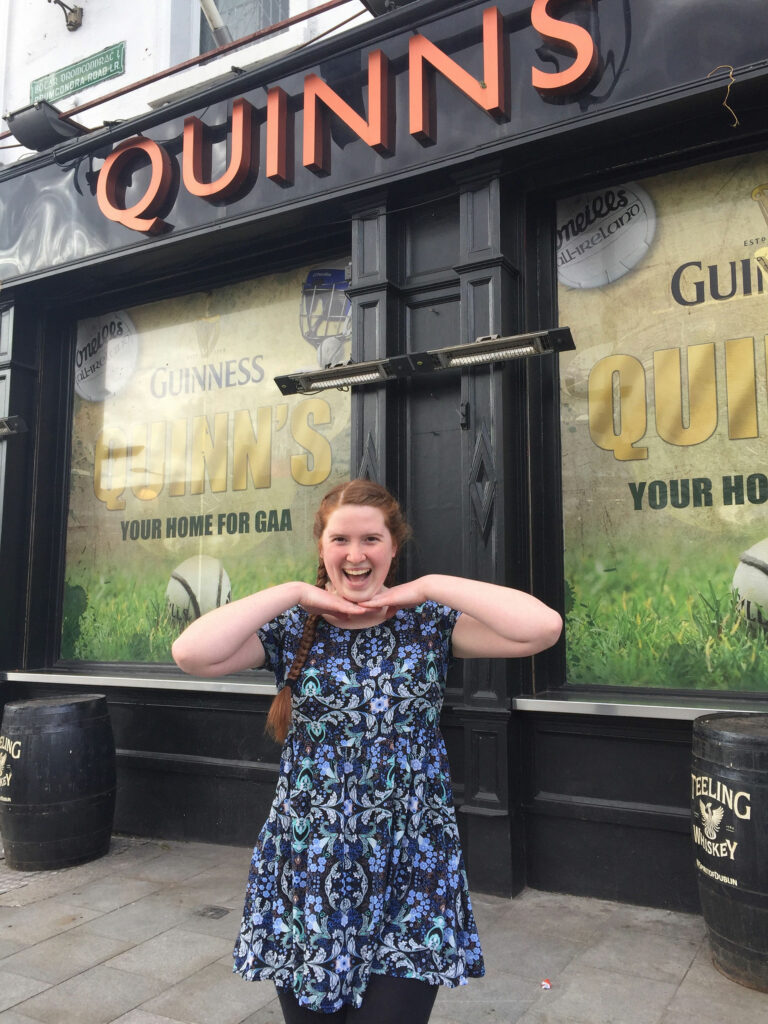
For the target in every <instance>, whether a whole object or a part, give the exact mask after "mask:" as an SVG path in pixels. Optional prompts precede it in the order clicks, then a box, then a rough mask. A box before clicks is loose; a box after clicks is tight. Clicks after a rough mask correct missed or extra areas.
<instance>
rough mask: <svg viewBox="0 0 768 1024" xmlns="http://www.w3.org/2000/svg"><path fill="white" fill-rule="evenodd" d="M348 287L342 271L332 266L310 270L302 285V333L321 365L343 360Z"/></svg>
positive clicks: (348, 316) (348, 320) (347, 334)
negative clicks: (315, 351)
mask: <svg viewBox="0 0 768 1024" xmlns="http://www.w3.org/2000/svg"><path fill="white" fill-rule="evenodd" d="M347 288H349V281H348V280H347V276H346V273H345V271H344V270H341V269H332V268H329V269H325V270H310V272H309V273H308V274H307V279H306V281H305V282H304V284H303V285H302V288H301V306H300V311H299V323H300V326H301V333H302V336H303V338H304V340H305V341H308V342H309V344H310V345H312V346H314V348H315V349H316V350H317V361H318V363H319V365H320V366H322V367H326V366H335V365H337V364H338V363H340V362H343V361H344V349H345V345H346V343H347V342H348V341H349V340H350V338H351V337H352V307H351V304H350V301H349V297H348V296H347Z"/></svg>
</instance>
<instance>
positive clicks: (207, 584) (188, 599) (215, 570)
mask: <svg viewBox="0 0 768 1024" xmlns="http://www.w3.org/2000/svg"><path fill="white" fill-rule="evenodd" d="M231 600H232V587H231V585H230V582H229V576H227V571H226V569H225V568H224V566H223V565H222V564H221V562H220V561H219V560H218V558H212V557H211V555H193V556H192V558H188V559H187V560H186V561H185V562H182V563H181V565H177V566H176V568H175V569H174V570H173V572H172V573H171V578H170V579H169V580H168V586H167V587H166V590H165V602H166V605H167V607H168V611H169V613H170V615H171V618H172V619H175V620H176V622H183V623H186V622H192V620H193V619H199V618H200V616H201V615H205V613H206V612H209V611H211V610H212V609H213V608H218V607H220V606H221V605H223V604H229V602H230V601H231Z"/></svg>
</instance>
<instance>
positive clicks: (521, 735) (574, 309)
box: [0, 0, 768, 910]
mask: <svg viewBox="0 0 768 1024" xmlns="http://www.w3.org/2000/svg"><path fill="white" fill-rule="evenodd" d="M373 6H374V7H375V6H376V5H373ZM377 13H379V12H377ZM763 18H764V15H763V11H762V5H761V4H759V3H758V2H757V0H740V2H739V3H738V5H736V6H735V7H734V6H730V5H729V6H728V7H726V5H724V4H722V3H719V2H714V0H711V2H710V0H704V2H702V0H697V2H694V0H690V2H689V0H679V2H675V3H674V4H670V3H667V4H659V3H655V2H653V0H626V2H624V3H621V4H619V3H615V2H613V0H563V2H557V0H535V2H534V3H532V4H531V3H523V2H519V0H498V2H496V3H488V2H483V3H479V2H474V0H457V2H451V3H446V2H445V0H414V2H412V3H407V4H404V5H402V6H396V7H394V8H393V9H391V10H387V11H386V12H385V13H381V15H380V16H379V17H376V18H374V19H373V20H371V21H369V22H366V23H364V24H361V25H359V26H358V27H357V28H350V29H349V30H348V31H346V32H344V33H342V34H340V35H337V36H334V37H332V38H329V39H327V40H324V41H320V42H317V43H315V44H314V45H313V46H312V47H309V48H303V49H299V50H297V51H295V52H288V53H285V54H282V55H280V56H278V57H275V58H274V59H273V60H269V61H266V62H263V63H261V64H259V65H258V66H256V67H255V68H253V69H250V70H241V69H233V71H232V73H231V74H230V75H228V76H225V78H223V79H220V80H217V81H215V82H214V83H213V84H210V85H207V86H203V87H200V88H199V89H197V90H196V91H194V92H192V93H191V94H188V95H184V96H182V97H179V98H177V99H175V100H173V101H171V102H169V103H166V104H165V105H163V106H160V107H157V108H156V109H153V110H150V111H148V112H145V113H142V114H139V115H137V116H136V117H133V118H128V119H126V120H123V121H121V122H119V123H116V124H109V125H106V126H105V127H104V128H102V129H98V130H94V131H89V132H86V133H83V134H75V135H73V136H72V137H71V138H69V139H66V140H64V141H61V142H58V143H57V144H55V145H53V146H52V147H51V148H49V149H46V150H44V151H43V152H40V153H39V154H38V155H37V156H34V157H32V158H29V159H27V160H24V161H20V162H18V163H17V164H12V165H7V166H5V167H3V168H1V169H0V280H1V281H2V290H0V498H1V500H2V520H1V522H0V561H1V563H2V566H3V578H4V586H3V589H2V592H0V616H1V617H2V621H3V623H4V626H3V630H2V634H1V635H0V698H1V699H2V701H3V702H7V701H10V700H20V699H27V698H34V697H37V696H47V695H50V694H56V693H62V692H68V693H69V692H94V691H98V692H103V693H106V694H107V697H108V700H109V707H110V715H111V718H112V724H113V729H114V732H115V740H116V745H117V758H118V760H117V764H118V800H117V814H116V822H115V827H116V828H117V829H118V830H119V831H123V832H129V833H135V834H143V835H153V836H160V837H167V838H174V839H198V840H205V841H214V842H220V843H232V844H240V843H242V844H249V843H251V842H253V841H254V839H255V836H256V834H257V832H258V828H259V826H260V823H261V821H262V820H263V818H264V817H265V816H266V813H267V809H268V806H269V803H270V800H271V797H272V791H273V788H274V782H275V779H276V773H277V764H276V762H277V760H278V756H279V751H278V749H277V748H276V747H275V746H274V745H273V744H272V743H271V742H270V741H269V740H268V739H267V737H266V736H265V735H264V720H265V717H266V712H267V709H268V707H269V701H270V697H271V695H272V693H273V691H274V684H273V681H272V680H271V679H269V678H268V677H267V675H266V674H265V673H261V672H251V673H249V674H247V675H243V676H237V677H229V678H226V679H218V680H206V679H199V680H198V679H190V678H189V677H185V676H183V675H182V674H181V673H180V672H179V671H178V670H177V669H176V668H175V666H174V665H173V663H172V661H171V658H170V645H171V643H172V641H173V639H174V637H175V636H176V635H177V634H178V632H179V631H180V630H181V629H182V628H183V626H184V624H185V623H186V622H188V621H189V620H190V618H192V617H194V616H196V615H197V614H199V613H201V612H202V611H205V610H206V608H209V607H214V606H216V605H217V604H220V603H222V602H223V601H225V600H227V599H229V598H232V599H235V598H237V597H241V596H244V595H245V594H247V593H249V592H252V591H253V590H256V589H259V588H261V587H264V586H268V585H271V584H273V583H276V582H279V581H281V580H284V579H288V578H307V579H310V578H314V565H315V552H314V551H313V547H312V542H311V521H312V516H313V513H314V508H315V507H316V505H317V502H318V500H319V498H320V496H321V495H322V494H323V493H324V492H325V491H326V490H328V489H329V488H330V487H331V486H332V485H333V484H335V483H336V482H338V481H341V480H343V479H347V478H349V477H350V476H368V477H371V478H374V479H376V480H378V481H380V482H382V483H384V484H386V485H387V486H388V487H390V488H391V489H392V490H393V491H394V492H395V493H396V494H397V495H398V497H399V498H400V499H401V501H402V503H403V505H404V507H405V509H406V511H407V514H408V518H409V520H410V522H411V524H412V526H413V530H414V538H415V539H414V541H413V542H412V543H411V544H409V546H408V548H407V549H406V551H405V553H404V554H405V557H404V565H403V573H404V575H406V576H412V575H419V574H422V573H425V572H444V573H449V574H450V573H455V574H461V575H467V576H473V577H477V578H481V579H485V580H489V581H493V582H498V583H503V584H507V585H510V586H515V587H518V588H520V589H524V590H528V591H531V592H533V593H535V594H536V595H537V596H539V597H541V598H542V599H543V600H545V601H547V602H548V603H550V604H551V605H553V606H554V607H556V608H558V610H560V611H562V612H563V614H564V616H565V619H566V629H565V632H564V635H563V638H562V640H561V641H560V643H559V645H558V646H557V647H556V648H554V649H553V650H551V651H547V652H545V653H543V654H541V655H538V656H537V657H536V658H534V659H531V660H521V661H515V662H502V663H497V662H493V661H487V662H485V661H472V662H466V663H463V664H456V665H455V666H454V667H453V669H452V671H451V674H450V677H449V683H448V686H447V689H446V693H445V704H444V708H443V715H442V723H441V726H442V730H443V733H444V735H445V738H446V743H447V746H448V750H449V755H450V759H451V765H452V771H453V782H454V795H455V799H456V804H457V809H458V812H459V814H458V817H459V821H460V827H461V830H462V833H463V836H462V839H463V845H464V849H465V854H466V858H467V863H468V870H469V875H470V884H471V885H472V886H473V887H474V888H475V889H477V890H479V891H486V892H493V893H497V894H502V895H514V894H516V893H518V892H519V891H520V890H521V889H522V888H524V887H525V886H526V885H529V886H533V887H537V888H544V889H552V890H556V891H564V892H572V893H577V894H584V895H592V896H599V897H603V898H610V899H619V900H626V901H630V902H638V903H644V904H648V905H656V906H663V907H669V908H670V909H678V910H681V909H682V910H696V909H697V907H698V902H697V899H698V897H697V894H696V875H695V867H694V863H695V852H694V848H693V845H694V844H693V840H692V836H691V821H690V799H691V785H692V782H691V772H690V746H691V723H692V721H693V720H694V718H696V717H697V716H698V715H700V714H702V713H704V712H706V711H717V710H734V709H736V710H763V709H764V708H765V707H766V702H765V696H766V692H767V691H768V645H767V644H766V633H765V629H764V626H765V622H766V618H767V617H768V612H766V609H767V608H768V586H767V585H766V583H765V572H764V571H763V569H765V568H766V565H767V564H768V539H767V538H768V529H766V526H765V512H764V508H763V506H764V504H765V502H766V501H768V475H767V471H766V468H765V440H764V438H765V431H766V423H768V389H767V387H766V358H767V356H768V318H766V315H765V310H766V294H765V293H766V291H768V155H767V153H766V147H767V146H768V133H767V132H766V117H765V114H766V109H767V108H768V60H767V59H766V55H765V53H764V47H763V45H762V40H763V36H764V33H763V23H764V22H763ZM565 327H568V328H569V329H570V334H571V336H572V338H573V342H574V347H573V348H572V349H571V348H568V347H567V346H566V347H565V348H564V350H563V351H560V352H559V353H558V352H556V351H550V350H549V349H548V348H547V346H546V345H545V346H544V351H541V352H535V353H534V354H532V355H529V356H526V357H523V358H519V357H518V354H519V353H515V352H513V351H512V350H513V348H514V346H515V345H516V344H517V341H519V338H520V336H521V335H523V336H535V337H544V338H546V337H552V336H553V333H554V336H558V337H559V336H562V334H563V332H562V330H561V329H562V328H565ZM558 332H559V334H558ZM494 337H497V338H498V339H511V340H510V341H509V344H508V346H507V348H508V350H509V351H508V352H506V354H505V353H504V352H502V353H501V354H498V353H497V355H496V357H495V358H493V359H490V360H489V359H478V361H476V362H475V361H473V360H472V359H471V358H470V359H468V360H464V361H462V362H458V361H457V362H456V363H455V364H454V365H452V366H446V367H444V366H442V365H441V366H440V367H439V368H438V367H437V366H436V364H434V363H433V364H432V365H431V366H428V367H426V368H425V366H424V365H423V360H421V359H417V358H415V354H423V353H427V352H434V351H436V350H444V349H449V348H452V347H453V348H461V349H462V352H463V355H464V356H467V355H469V356H470V357H471V356H472V351H471V347H472V345H482V342H481V341H480V339H492V338H494ZM468 349H469V350H470V351H469V353H467V350H468ZM475 352H476V353H477V352H479V349H476V350H475ZM360 363H364V364H366V369H368V370H371V371H372V374H373V379H369V380H367V381H356V380H354V379H353V378H354V372H353V371H354V369H355V367H356V366H358V365H359V364H360ZM382 366H384V368H385V369H384V371H382V370H381V367H382ZM331 370H333V371H334V372H333V373H330V371H331ZM377 373H378V376H377V375H376V374H377ZM276 378H280V379H281V380H282V381H284V382H285V381H286V380H288V381H290V382H291V384H290V386H286V385H284V386H283V387H278V385H277V384H276ZM761 566H762V567H763V568H762V569H761ZM723 849H724V850H725V854H724V856H726V857H727V856H728V847H727V846H726V845H725V844H723ZM724 866H726V867H727V865H724Z"/></svg>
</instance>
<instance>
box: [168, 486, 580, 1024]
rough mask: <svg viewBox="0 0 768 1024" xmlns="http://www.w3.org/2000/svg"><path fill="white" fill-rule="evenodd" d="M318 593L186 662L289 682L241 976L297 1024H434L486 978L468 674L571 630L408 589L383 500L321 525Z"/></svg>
mask: <svg viewBox="0 0 768 1024" xmlns="http://www.w3.org/2000/svg"><path fill="white" fill-rule="evenodd" d="M314 536H315V539H316V540H317V544H318V553H319V567H318V574H317V583H316V585H315V586H312V585H311V584H308V583H303V582H300V581H293V582H288V583H281V584H278V585H277V586H275V587H269V588H268V589H266V590H262V591H260V592H259V593H256V594H251V595H250V596H249V597H245V598H242V599H241V600H239V601H235V602H233V603H232V604H229V605H226V606H225V607H222V608H218V609H216V610H215V611H212V612H210V613H209V614H207V615H205V616H203V617H202V618H201V619H198V620H197V621H195V622H193V623H192V624H191V625H190V626H189V627H188V628H187V630H186V631H185V632H184V633H183V634H182V635H181V636H180V637H179V639H178V640H177V641H176V643H175V644H174V646H173V656H174V658H175V659H176V661H177V663H178V664H179V665H180V667H181V668H182V669H184V670H185V671H186V672H192V673H194V674H196V675H202V676H220V675H226V674H227V673H230V672H238V671H241V670H243V669H246V668H261V667H263V666H264V667H267V668H268V669H270V670H271V671H273V672H274V673H275V677H276V680H277V685H278V689H279V692H278V695H277V697H276V698H275V699H274V701H273V704H272V707H271V709H270V713H269V717H268V719H267V731H268V732H270V733H271V735H273V736H274V737H275V738H276V739H277V740H279V741H280V742H282V743H283V749H282V756H281V763H280V775H279V781H278V786H277V793H276V796H275V799H274V802H273V804H272V810H271V812H270V815H269V818H268V820H267V822H266V824H265V825H264V827H263V828H262V830H261V833H260V835H259V838H258V842H257V844H256V848H255V851H254V855H253V861H252V864H251V873H250V877H249V881H248V888H247V892H246V901H245V911H244V915H243V921H242V927H241V931H240V935H239V937H238V941H237V943H236V946H235V971H236V972H238V973H240V974H242V975H243V977H245V978H247V979H249V980H257V979H266V978H269V979H272V980H273V981H274V982H275V983H276V985H277V991H278V996H279V998H280V1004H281V1007H282V1010H283V1015H284V1017H285V1020H286V1021H287V1022H288V1024H293V1022H299V1021H303V1022H310V1021H315V1022H316V1024H326V1022H327V1024H341V1022H343V1021H357V1022H358V1024H373V1022H379V1024H386V1022H397V1024H402V1022H403V1021H408V1022H409V1024H420V1022H426V1021H427V1020H428V1019H429V1015H430V1013H431V1010H432V1005H433V1003H434V1000H435V996H436V994H437V986H438V985H440V984H443V985H447V986H450V987H454V986H456V985H459V984H465V983H466V980H467V978H469V977H478V976H480V975H482V974H483V973H484V968H483V961H482V953H481V950H480V943H479V940H478V937H477V932H476V928H475V922H474V918H473V916H472V908H471V904H470V899H469V892H468V889H467V882H466V874H465V871H464V863H463V859H462V854H461V849H460V845H459V838H458V829H457V826H456V820H455V816H454V810H453V799H452V795H451V787H450V779H449V775H448V763H447V757H446V751H445V744H444V742H443V739H442V736H441V735H440V732H439V729H438V719H439V714H440V706H441V703H442V695H443V690H444V687H445V679H446V673H447V669H448V662H449V658H450V657H451V656H454V657H459V658H515V657H525V656H527V655H531V654H535V653H536V652H537V651H541V650H544V649H545V648H547V647H549V646H550V645H552V644H553V643H555V641H556V640H557V638H558V636H559V635H560V630H561V628H562V621H561V619H560V616H559V615H558V614H557V612H555V611H553V610H552V609H551V608H548V607H547V606H546V605H544V604H542V603H541V601H538V600H537V599H536V598H534V597H531V596H529V595H527V594H524V593H522V592H520V591H517V590H511V589H509V588H507V587H499V586H495V585H492V584H488V583H480V582H477V581H474V580H468V579H463V578H459V577H453V576H441V575H430V576H423V577H421V578H419V579H416V580H413V581H412V582H410V583H404V584H401V585H399V586H396V585H394V578H395V570H396V564H397V556H398V554H399V552H400V550H401V548H402V546H403V544H404V543H405V541H406V540H407V539H408V536H409V529H408V526H407V524H406V523H405V520H404V518H403V515H402V512H401V510H400V507H399V505H398V503H397V502H396V501H395V499H394V498H393V497H392V495H390V494H389V492H388V491H386V490H385V489H384V488H383V487H380V486H379V485H378V484H374V483H372V482H370V481H368V480H353V481H351V482H350V483H346V484H340V485H339V486H337V487H334V488H333V490H331V491H330V492H329V493H328V494H327V495H326V496H325V498H324V499H323V501H322V502H321V504H320V508H319V509H318V512H317V515H316V517H315V526H314Z"/></svg>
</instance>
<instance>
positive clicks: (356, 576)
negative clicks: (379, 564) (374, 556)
mask: <svg viewBox="0 0 768 1024" xmlns="http://www.w3.org/2000/svg"><path fill="white" fill-rule="evenodd" d="M342 572H343V573H344V575H345V576H347V577H349V579H351V580H361V579H365V577H366V576H370V575H371V570H370V569H342Z"/></svg>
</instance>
